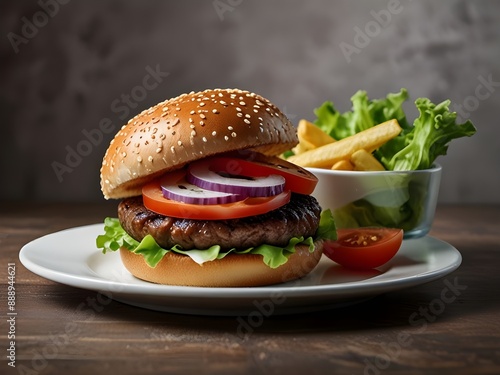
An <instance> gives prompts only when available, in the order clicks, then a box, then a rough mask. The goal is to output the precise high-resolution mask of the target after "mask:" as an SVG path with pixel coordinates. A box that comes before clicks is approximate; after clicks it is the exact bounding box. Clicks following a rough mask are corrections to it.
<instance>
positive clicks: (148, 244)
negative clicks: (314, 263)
mask: <svg viewBox="0 0 500 375" xmlns="http://www.w3.org/2000/svg"><path fill="white" fill-rule="evenodd" d="M336 236H337V234H336V230H335V223H334V221H333V215H332V213H331V212H330V211H329V210H327V211H324V212H322V213H321V219H320V225H319V228H318V231H317V233H316V236H315V238H312V237H308V238H304V237H298V238H297V237H294V238H292V239H290V241H289V242H288V244H287V246H285V247H283V248H282V247H278V246H272V245H267V244H263V245H260V246H257V247H252V248H248V249H243V250H237V249H230V250H226V251H223V250H222V249H221V247H220V246H218V245H214V246H211V247H210V248H208V249H202V250H198V249H192V250H184V249H182V248H181V247H180V246H178V245H175V246H173V247H172V248H170V249H163V248H162V247H161V246H159V245H158V244H157V243H156V241H155V240H154V238H153V237H152V236H151V235H147V236H145V237H144V238H143V240H142V241H141V242H139V241H136V240H135V239H133V238H132V237H130V236H129V235H128V234H127V233H126V232H125V230H124V229H123V228H122V227H121V225H120V222H119V221H118V219H117V218H106V219H105V221H104V234H101V235H99V236H98V237H97V239H96V246H97V248H99V249H102V252H103V253H106V252H107V251H116V250H118V249H120V247H124V248H126V249H128V250H129V251H131V252H133V253H136V254H141V255H142V256H143V257H144V259H145V260H146V263H147V264H148V265H149V266H150V267H153V268H154V267H156V265H157V264H158V263H159V262H160V261H161V259H162V258H163V256H164V255H165V254H167V253H168V252H170V251H173V252H175V253H178V254H183V255H186V256H189V257H190V258H191V259H193V261H195V262H196V263H198V264H203V263H205V262H210V261H213V260H216V259H222V258H224V257H225V256H226V255H228V254H230V253H235V254H259V255H261V256H262V261H263V262H264V263H265V264H266V265H267V266H269V267H271V268H277V267H279V266H281V265H283V264H285V263H286V262H287V261H288V257H289V256H290V255H291V254H293V253H294V252H295V246H296V245H297V244H305V245H307V246H309V251H310V252H313V251H314V241H315V240H318V239H336Z"/></svg>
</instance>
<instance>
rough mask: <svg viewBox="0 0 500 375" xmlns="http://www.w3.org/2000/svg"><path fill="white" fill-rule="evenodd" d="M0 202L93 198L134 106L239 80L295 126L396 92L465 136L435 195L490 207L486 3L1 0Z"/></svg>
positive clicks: (492, 139)
mask: <svg viewBox="0 0 500 375" xmlns="http://www.w3.org/2000/svg"><path fill="white" fill-rule="evenodd" d="M0 27H1V34H2V39H1V45H0V52H1V59H0V85H1V86H0V110H1V116H2V120H1V123H0V127H1V132H0V138H1V143H0V153H1V157H0V169H1V171H0V172H1V176H2V177H1V183H0V197H1V198H0V200H3V201H17V200H34V201H100V200H103V198H102V196H101V192H100V187H99V168H100V165H101V160H102V157H103V155H104V152H105V150H106V148H107V146H108V144H109V141H110V140H111V138H112V137H113V136H114V133H115V132H116V131H118V129H119V128H120V127H121V126H122V125H123V124H124V123H125V122H126V120H127V119H128V118H130V117H132V116H133V115H135V114H136V113H138V112H140V111H142V110H143V109H145V108H148V107H150V106H151V105H154V104H156V103H157V102H159V101H162V100H164V99H166V98H169V97H173V96H177V95H179V94H181V93H183V92H188V91H191V90H202V89H205V88H216V87H237V88H241V89H247V90H250V91H254V92H257V93H259V94H261V95H263V96H265V97H267V98H268V99H270V100H271V101H273V102H274V103H275V104H276V105H278V106H279V107H281V108H282V110H283V111H284V112H285V113H286V114H287V115H288V116H289V118H290V119H291V121H292V122H293V123H294V124H297V123H298V121H299V120H300V119H301V118H307V119H310V120H313V119H314V118H315V117H314V113H313V110H314V108H316V107H318V106H319V105H320V104H321V103H323V102H324V101H325V100H331V101H333V102H334V103H335V105H336V106H337V108H338V109H340V110H341V111H346V110H349V109H350V101H349V99H350V97H351V95H352V94H353V93H354V92H355V91H357V90H358V89H364V90H366V91H367V92H368V94H369V96H370V97H371V98H378V97H382V96H385V95H386V94H387V93H388V92H396V91H399V89H400V88H401V87H406V88H407V89H408V90H409V93H410V97H411V101H409V102H408V107H407V109H408V112H407V113H408V115H409V117H410V118H411V119H413V118H414V117H415V116H416V113H415V112H416V111H415V110H414V106H413V101H414V100H415V99H416V98H417V97H421V96H425V97H429V98H431V100H433V101H436V102H438V101H442V100H444V99H448V98H449V99H451V100H452V103H453V104H452V107H453V108H454V109H455V110H456V111H457V112H458V113H459V116H461V118H462V119H463V120H465V119H471V120H472V121H473V122H474V124H475V125H476V127H477V129H478V132H477V134H476V135H475V136H473V137H471V138H464V139H460V140H455V141H453V142H452V143H451V146H450V148H449V150H448V155H446V156H444V157H441V158H440V159H439V162H440V163H441V164H442V165H443V168H444V172H443V180H442V187H441V192H440V202H441V203H451V202H465V203H472V202H482V203H499V202H500V197H499V194H498V190H499V188H500V173H499V172H500V141H499V139H500V127H499V125H500V124H499V115H498V109H499V107H500V2H498V1H466V0H463V1H459V0H443V1H439V2H435V1H431V0H429V1H417V0H414V1H411V0H400V1H398V0H389V1H386V0H377V1H356V2H354V1H348V0H345V1H331V0H308V1H299V0H274V1H268V0H204V1H202V0H188V1H186V0H183V1H180V0H177V1H153V0H152V1H118V0H116V1H115V0H102V1H97V0H95V1H83V0H72V1H69V0H38V1H14V0H7V1H2V2H1V5H0Z"/></svg>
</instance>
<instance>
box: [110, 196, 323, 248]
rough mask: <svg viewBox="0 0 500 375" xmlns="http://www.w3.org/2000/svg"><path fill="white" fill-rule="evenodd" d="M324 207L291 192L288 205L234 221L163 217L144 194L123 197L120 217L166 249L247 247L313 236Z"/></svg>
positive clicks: (132, 232) (129, 228)
mask: <svg viewBox="0 0 500 375" xmlns="http://www.w3.org/2000/svg"><path fill="white" fill-rule="evenodd" d="M320 213H321V207H320V206H319V203H318V202H317V201H316V199H315V198H314V197H312V196H306V195H300V194H292V197H291V200H290V202H289V203H288V204H286V205H284V206H282V207H280V208H278V209H276V210H273V211H270V212H268V213H266V214H263V215H257V216H251V217H245V218H241V219H231V220H192V219H179V218H173V217H168V216H163V215H160V214H157V213H155V212H152V211H150V210H148V209H147V208H146V207H144V205H143V203H142V197H141V196H138V197H132V198H126V199H124V200H122V201H121V202H120V204H119V206H118V218H119V220H120V223H121V225H122V227H123V229H125V231H126V232H127V233H128V234H129V235H130V236H132V237H133V238H134V239H135V240H137V241H141V240H142V239H143V238H144V237H145V236H146V235H148V234H150V235H152V236H153V238H154V239H155V240H156V242H157V243H158V244H159V245H160V246H161V247H163V248H166V249H169V248H171V247H172V246H174V245H176V244H177V245H179V246H181V247H182V248H183V249H185V250H189V249H207V248H209V247H210V246H213V245H220V246H221V248H222V249H231V248H237V249H246V248H249V247H254V246H259V245H262V244H268V245H274V246H286V245H287V244H288V241H289V240H290V238H292V237H300V236H304V237H309V236H314V234H315V233H316V230H317V228H318V225H319V218H320Z"/></svg>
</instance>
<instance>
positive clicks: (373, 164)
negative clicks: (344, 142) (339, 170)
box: [351, 149, 385, 171]
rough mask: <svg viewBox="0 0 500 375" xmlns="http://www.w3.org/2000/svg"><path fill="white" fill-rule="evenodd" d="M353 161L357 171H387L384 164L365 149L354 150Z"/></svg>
mask: <svg viewBox="0 0 500 375" xmlns="http://www.w3.org/2000/svg"><path fill="white" fill-rule="evenodd" d="M351 163H352V164H353V165H354V170H355V171H385V168H384V166H383V165H382V164H380V162H379V161H378V160H377V159H375V157H374V156H373V155H372V154H370V153H369V152H368V151H366V150H365V149H361V150H358V151H355V152H353V153H352V155H351Z"/></svg>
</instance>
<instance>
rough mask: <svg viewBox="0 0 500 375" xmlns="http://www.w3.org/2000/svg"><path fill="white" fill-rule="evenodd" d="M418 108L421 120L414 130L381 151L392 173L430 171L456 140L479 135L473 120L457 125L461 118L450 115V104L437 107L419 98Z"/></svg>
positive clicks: (382, 158)
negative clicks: (449, 145)
mask: <svg viewBox="0 0 500 375" xmlns="http://www.w3.org/2000/svg"><path fill="white" fill-rule="evenodd" d="M415 105H416V106H417V108H418V111H419V112H420V116H419V117H418V118H417V119H416V120H415V122H414V123H413V127H412V128H411V130H410V131H406V132H403V133H402V135H401V136H400V137H399V139H396V140H395V141H394V142H393V141H389V142H388V143H386V144H385V145H384V146H382V147H380V148H379V150H378V151H377V155H378V156H379V158H380V161H381V162H382V164H384V166H385V167H386V169H388V170H394V171H408V170H417V169H428V168H430V167H431V166H432V164H433V163H434V161H435V160H436V159H437V157H438V156H440V155H446V152H447V150H448V144H449V143H450V142H451V141H452V140H453V139H456V138H461V137H470V136H472V135H473V134H474V133H475V132H476V128H475V127H474V125H473V124H472V122H470V121H469V120H467V121H466V122H465V123H463V124H457V122H456V120H457V114H456V112H450V110H449V106H450V101H449V100H445V101H443V102H441V103H439V104H434V103H432V102H431V101H430V100H429V99H427V98H419V99H417V100H416V101H415ZM402 146H403V147H402Z"/></svg>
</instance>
